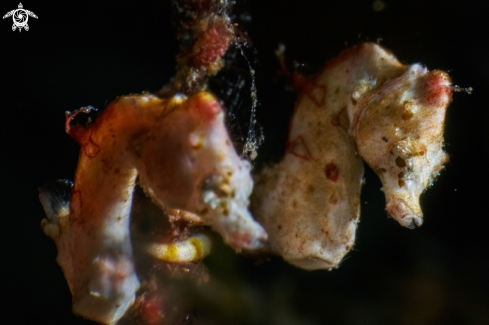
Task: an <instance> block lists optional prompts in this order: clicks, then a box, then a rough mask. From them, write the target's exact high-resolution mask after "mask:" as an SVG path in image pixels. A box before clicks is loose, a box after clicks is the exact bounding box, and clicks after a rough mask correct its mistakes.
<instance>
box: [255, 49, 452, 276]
mask: <svg viewBox="0 0 489 325" xmlns="http://www.w3.org/2000/svg"><path fill="white" fill-rule="evenodd" d="M293 77H294V78H293V80H294V82H295V84H296V85H297V88H298V89H299V90H300V92H301V95H300V98H299V100H298V102H297V104H296V108H295V111H294V114H293V117H292V119H291V122H290V130H289V136H288V143H287V145H286V153H285V155H284V156H283V158H282V160H281V161H280V163H278V164H276V165H274V166H270V167H266V168H264V169H263V170H262V171H261V172H260V173H259V174H258V176H257V177H256V187H255V192H254V194H253V198H252V211H253V213H254V215H255V217H256V218H257V220H259V221H260V222H261V223H262V224H263V225H264V227H265V229H266V230H267V232H268V234H269V243H268V248H269V250H270V251H271V252H273V253H275V254H278V255H281V256H283V258H284V259H285V260H286V261H288V262H290V263H292V264H294V265H297V266H299V267H302V268H305V269H319V268H331V267H336V266H338V264H339V263H340V262H341V260H342V259H343V257H344V256H345V254H346V253H347V252H348V251H349V250H350V249H351V248H352V247H353V244H354V240H355V231H356V225H357V223H358V218H359V213H360V202H359V200H360V189H361V182H362V175H363V165H362V160H361V158H363V159H364V160H365V161H366V162H367V163H368V164H369V165H370V166H371V167H372V168H373V169H374V170H375V172H376V173H377V174H378V175H379V177H380V178H381V181H382V183H383V191H384V192H385V194H386V201H387V205H386V209H387V212H388V213H389V215H390V216H391V217H392V218H394V219H396V220H397V221H399V223H400V224H401V225H403V226H406V227H410V228H411V227H414V224H417V225H421V223H422V213H421V208H420V206H419V195H420V194H421V192H422V191H423V190H424V189H425V188H426V187H427V186H428V185H429V184H431V182H432V180H433V178H434V177H435V176H436V175H437V173H438V171H439V170H440V169H442V168H443V163H444V162H446V160H447V155H446V154H445V153H444V152H443V150H442V147H443V123H444V116H445V109H446V107H447V106H448V104H449V102H450V101H451V89H452V88H451V84H450V81H449V77H448V76H447V74H446V73H443V72H440V71H433V72H428V70H427V69H426V68H423V67H422V66H420V65H419V64H414V65H412V66H406V65H403V64H401V63H400V62H399V61H398V60H397V59H396V58H395V57H394V56H393V55H392V54H391V53H390V52H389V51H387V50H385V49H383V48H382V47H380V46H379V45H377V44H373V43H365V44H361V45H358V46H355V47H352V48H350V49H347V50H345V51H343V52H342V53H340V55H339V56H338V57H336V58H335V59H333V60H331V61H330V62H328V63H327V64H326V66H325V67H324V68H323V69H322V70H321V71H320V72H319V73H318V74H317V75H316V76H313V77H311V78H309V79H305V78H303V77H300V75H298V74H294V76H293Z"/></svg>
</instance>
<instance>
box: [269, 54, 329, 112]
mask: <svg viewBox="0 0 489 325" xmlns="http://www.w3.org/2000/svg"><path fill="white" fill-rule="evenodd" d="M277 58H278V61H279V63H280V71H279V73H278V75H277V77H280V76H283V75H284V76H287V77H288V79H289V83H290V84H292V85H293V86H294V87H295V88H296V89H297V90H298V91H299V92H300V93H304V94H306V95H307V97H309V98H310V99H311V100H312V101H313V102H314V104H316V105H317V106H318V107H321V106H323V105H324V102H325V100H326V86H322V85H318V84H316V83H315V81H313V78H307V77H305V76H304V75H303V74H301V73H299V72H297V71H294V73H292V76H291V75H290V71H289V70H288V69H287V66H286V65H285V58H284V53H283V52H280V53H278V54H277Z"/></svg>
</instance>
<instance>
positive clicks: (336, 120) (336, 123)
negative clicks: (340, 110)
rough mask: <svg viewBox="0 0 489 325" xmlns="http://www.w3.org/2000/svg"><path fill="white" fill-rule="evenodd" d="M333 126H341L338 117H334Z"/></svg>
mask: <svg viewBox="0 0 489 325" xmlns="http://www.w3.org/2000/svg"><path fill="white" fill-rule="evenodd" d="M331 125H333V126H339V125H340V120H339V119H338V118H337V117H333V118H332V119H331Z"/></svg>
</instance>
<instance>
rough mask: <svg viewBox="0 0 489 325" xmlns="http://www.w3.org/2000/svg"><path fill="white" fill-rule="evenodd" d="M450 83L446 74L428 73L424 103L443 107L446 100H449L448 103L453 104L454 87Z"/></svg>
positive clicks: (424, 87)
mask: <svg viewBox="0 0 489 325" xmlns="http://www.w3.org/2000/svg"><path fill="white" fill-rule="evenodd" d="M447 81H448V82H447ZM449 81H450V79H449V77H448V75H447V74H446V73H444V72H441V71H433V72H430V73H428V75H427V76H426V77H425V78H424V80H423V82H424V85H423V89H424V96H423V101H424V102H425V103H426V104H428V105H430V106H435V105H443V104H444V103H443V101H444V100H445V99H446V98H448V102H451V100H452V87H451V86H450V83H449Z"/></svg>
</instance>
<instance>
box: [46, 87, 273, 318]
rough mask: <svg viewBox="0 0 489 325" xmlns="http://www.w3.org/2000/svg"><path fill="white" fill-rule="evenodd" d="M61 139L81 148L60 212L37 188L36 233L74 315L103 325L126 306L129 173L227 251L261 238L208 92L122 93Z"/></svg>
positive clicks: (239, 163) (240, 169) (129, 292)
mask: <svg viewBox="0 0 489 325" xmlns="http://www.w3.org/2000/svg"><path fill="white" fill-rule="evenodd" d="M68 125H69V123H68ZM69 133H70V134H71V135H72V136H73V137H74V138H75V139H76V140H77V141H78V142H79V143H80V145H81V147H82V148H81V152H80V158H79V164H78V168H77V172H76V176H75V185H74V188H73V190H72V194H71V204H70V207H69V210H68V209H67V208H65V207H63V208H62V209H58V210H59V213H58V214H57V215H53V214H54V212H52V211H53V209H50V208H49V201H50V199H51V200H54V198H52V197H51V198H50V196H49V195H50V194H49V193H44V192H42V190H41V201H42V202H43V205H44V206H45V210H46V212H47V213H48V219H49V220H44V221H43V223H42V226H43V230H44V232H45V233H46V235H48V236H50V237H51V238H52V239H53V240H54V241H55V243H56V245H57V248H58V258H57V261H58V263H59V264H60V266H61V267H62V269H63V272H64V274H65V277H66V279H67V281H68V285H69V287H70V290H71V292H72V294H73V310H74V312H75V313H77V314H80V315H82V316H84V317H86V318H89V319H92V320H95V321H98V322H100V323H103V324H112V323H115V322H117V320H118V319H119V318H120V317H122V316H123V315H124V313H125V312H126V310H127V309H128V308H129V307H130V306H131V305H132V304H133V302H134V298H135V292H136V290H137V289H138V287H139V282H138V279H137V276H136V274H135V271H134V266H133V260H132V247H131V242H130V236H129V221H130V220H129V214H130V210H131V202H132V193H133V189H134V186H135V181H136V176H137V175H138V174H139V177H140V182H141V185H142V187H143V188H144V189H145V191H146V192H147V193H148V194H149V195H151V196H152V197H153V198H154V199H155V200H156V201H157V202H159V203H161V204H162V205H164V206H165V207H167V208H175V209H182V210H187V211H191V212H194V213H195V212H196V213H199V214H200V215H201V217H202V220H203V221H204V222H205V223H206V224H209V225H211V226H213V227H214V229H216V230H217V231H219V232H220V233H221V234H222V235H223V237H224V240H225V241H226V242H227V243H229V244H230V245H231V246H233V247H234V248H235V249H237V250H240V249H242V248H247V249H254V248H258V247H260V246H261V244H262V241H263V240H266V238H267V235H266V233H265V231H264V230H263V228H262V227H261V226H260V225H259V224H257V223H256V222H255V221H254V220H253V218H252V217H251V215H250V214H249V212H248V210H247V206H248V196H249V194H250V193H251V190H252V187H253V182H252V180H251V176H250V173H249V171H250V166H249V163H248V162H246V161H243V160H241V159H240V158H239V157H238V156H237V154H236V152H235V150H234V148H233V146H232V144H231V142H230V139H229V136H228V134H227V131H226V128H225V125H224V113H223V111H222V108H221V107H220V105H219V104H218V103H217V101H216V99H215V98H214V97H213V96H211V95H210V94H208V93H197V94H195V95H193V96H191V97H190V98H188V99H187V98H186V97H185V96H175V97H174V98H172V99H171V100H163V99H159V98H157V97H154V96H152V95H134V96H127V97H121V98H119V99H117V100H116V101H114V102H113V103H111V104H110V105H109V107H108V108H107V109H106V110H105V111H104V113H103V114H102V115H101V116H100V117H99V118H98V119H97V120H96V122H95V123H94V124H93V125H92V126H91V127H89V128H86V129H85V128H83V127H81V126H75V127H72V128H71V129H69ZM50 214H51V215H50Z"/></svg>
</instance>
